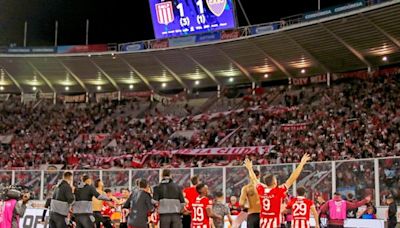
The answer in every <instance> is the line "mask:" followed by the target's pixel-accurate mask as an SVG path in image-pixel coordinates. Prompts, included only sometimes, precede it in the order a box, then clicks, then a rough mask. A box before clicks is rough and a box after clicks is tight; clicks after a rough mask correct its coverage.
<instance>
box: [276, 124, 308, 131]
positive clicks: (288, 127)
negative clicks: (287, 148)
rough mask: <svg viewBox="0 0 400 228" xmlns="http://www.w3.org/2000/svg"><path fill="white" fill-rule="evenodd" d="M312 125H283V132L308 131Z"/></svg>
mask: <svg viewBox="0 0 400 228" xmlns="http://www.w3.org/2000/svg"><path fill="white" fill-rule="evenodd" d="M309 124H310V123H300V124H282V125H281V130H282V131H301V130H305V129H307V127H308V125H309Z"/></svg>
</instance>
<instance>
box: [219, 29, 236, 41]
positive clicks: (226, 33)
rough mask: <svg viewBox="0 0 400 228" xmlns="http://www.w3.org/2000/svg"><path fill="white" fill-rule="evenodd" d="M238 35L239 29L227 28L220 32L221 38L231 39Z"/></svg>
mask: <svg viewBox="0 0 400 228" xmlns="http://www.w3.org/2000/svg"><path fill="white" fill-rule="evenodd" d="M238 37H240V31H239V30H228V31H222V32H221V40H231V39H235V38H238Z"/></svg>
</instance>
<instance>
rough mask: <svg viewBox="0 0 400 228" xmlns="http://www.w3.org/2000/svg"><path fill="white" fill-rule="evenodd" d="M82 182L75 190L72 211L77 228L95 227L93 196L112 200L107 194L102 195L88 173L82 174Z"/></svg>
mask: <svg viewBox="0 0 400 228" xmlns="http://www.w3.org/2000/svg"><path fill="white" fill-rule="evenodd" d="M81 180H82V182H81V183H80V184H79V185H78V187H77V189H76V190H75V203H74V204H73V205H72V212H73V213H74V217H75V221H76V225H77V228H93V227H94V221H95V219H94V216H93V205H92V199H93V197H95V198H97V199H99V200H104V201H111V199H109V198H108V197H107V196H106V195H105V194H102V195H100V193H98V192H97V191H96V189H95V188H94V187H93V185H92V179H90V177H89V176H88V175H83V176H82V179H81Z"/></svg>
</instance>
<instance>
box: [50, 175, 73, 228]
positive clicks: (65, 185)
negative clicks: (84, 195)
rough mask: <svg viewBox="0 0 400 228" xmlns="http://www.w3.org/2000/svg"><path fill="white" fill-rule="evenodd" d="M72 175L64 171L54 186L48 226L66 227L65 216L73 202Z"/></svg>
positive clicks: (54, 227)
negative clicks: (60, 179)
mask: <svg viewBox="0 0 400 228" xmlns="http://www.w3.org/2000/svg"><path fill="white" fill-rule="evenodd" d="M72 179H73V176H72V173H71V172H65V173H64V175H63V180H62V181H61V182H60V183H59V184H58V186H57V187H56V188H55V190H54V193H53V196H52V198H51V200H50V219H49V227H50V228H64V227H65V228H66V227H67V216H68V213H69V210H70V206H71V204H72V202H74V199H75V197H74V194H73V192H74V187H73V180H72Z"/></svg>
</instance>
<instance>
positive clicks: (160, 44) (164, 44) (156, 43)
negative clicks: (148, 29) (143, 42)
mask: <svg viewBox="0 0 400 228" xmlns="http://www.w3.org/2000/svg"><path fill="white" fill-rule="evenodd" d="M168 47H169V41H168V39H164V40H153V41H150V48H151V49H162V48H168Z"/></svg>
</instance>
